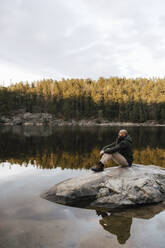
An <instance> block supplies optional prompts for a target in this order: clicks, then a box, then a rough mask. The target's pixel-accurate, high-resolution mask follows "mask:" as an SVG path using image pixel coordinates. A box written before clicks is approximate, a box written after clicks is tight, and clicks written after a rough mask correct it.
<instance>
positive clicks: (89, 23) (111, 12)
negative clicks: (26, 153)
mask: <svg viewBox="0 0 165 248" xmlns="http://www.w3.org/2000/svg"><path fill="white" fill-rule="evenodd" d="M164 7H165V3H164V2H163V0H158V1H154V0H144V1H143V3H141V4H139V1H137V0H134V1H132V0H127V1H122V0H116V1H115V2H114V1H112V0H110V1H107V0H103V1H101V2H100V1H99V0H95V1H94V0H90V1H87V0H70V1H65V0H48V1H44V0H35V1H32V0H29V1H25V0H13V1H12V2H11V1H9V0H6V1H3V2H2V3H1V9H0V29H1V42H0V58H1V65H0V72H1V73H0V74H1V77H0V81H2V80H5V79H6V80H7V79H8V81H9V78H13V73H12V70H11V67H13V68H15V67H16V68H17V70H16V74H17V76H15V78H13V80H18V79H20V80H26V79H29V78H30V80H31V78H33V77H34V79H36V78H37V77H38V78H39V79H40V78H42V77H46V78H47V77H51V78H57V79H59V78H60V77H79V78H80V77H85V78H87V77H91V78H93V79H97V78H98V77H100V76H105V77H109V76H127V77H139V76H142V77H143V76H147V77H152V76H164V69H163V64H164V55H165V45H164V44H165V43H164V42H165V35H164V22H165V17H164V13H163V10H164ZM2 65H3V67H4V66H5V67H6V71H7V73H6V74H7V75H8V76H5V75H6V74H3V67H2ZM7 65H10V66H7ZM7 68H8V69H7ZM22 71H26V72H27V73H23V74H22ZM28 73H29V75H31V76H30V77H28V76H27V74H28ZM20 80H19V81H20Z"/></svg>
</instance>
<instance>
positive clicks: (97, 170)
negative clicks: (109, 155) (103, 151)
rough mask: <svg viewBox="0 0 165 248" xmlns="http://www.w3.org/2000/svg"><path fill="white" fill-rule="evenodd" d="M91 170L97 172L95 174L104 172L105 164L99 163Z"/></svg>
mask: <svg viewBox="0 0 165 248" xmlns="http://www.w3.org/2000/svg"><path fill="white" fill-rule="evenodd" d="M91 170H93V171H95V172H100V171H103V170H104V165H103V163H101V162H99V163H98V164H97V165H95V166H93V167H92V168H91Z"/></svg>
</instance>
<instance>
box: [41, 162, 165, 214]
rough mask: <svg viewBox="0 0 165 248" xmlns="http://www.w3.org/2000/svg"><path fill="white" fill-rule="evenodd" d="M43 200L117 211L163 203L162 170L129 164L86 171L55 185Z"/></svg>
mask: <svg viewBox="0 0 165 248" xmlns="http://www.w3.org/2000/svg"><path fill="white" fill-rule="evenodd" d="M42 197H43V198H45V199H47V200H50V201H54V202H57V203H61V204H66V205H71V206H79V207H81V206H86V207H90V208H96V207H104V208H108V209H111V210H112V209H120V208H125V207H133V206H137V205H144V204H151V203H158V202H161V201H163V200H165V169H163V168H160V167H158V166H154V165H149V166H144V165H133V166H132V167H125V168H123V167H120V166H118V167H112V168H107V169H105V170H104V171H103V172H99V173H95V172H92V171H89V173H87V174H86V175H82V176H78V177H75V178H71V179H68V180H65V181H63V182H61V183H58V184H57V185H55V186H54V187H52V188H51V189H50V190H48V191H47V192H45V193H44V194H43V195H42Z"/></svg>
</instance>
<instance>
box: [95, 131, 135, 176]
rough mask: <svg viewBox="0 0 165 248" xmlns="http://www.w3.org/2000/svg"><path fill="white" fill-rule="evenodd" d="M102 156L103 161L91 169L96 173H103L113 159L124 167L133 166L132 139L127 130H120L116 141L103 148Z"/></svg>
mask: <svg viewBox="0 0 165 248" xmlns="http://www.w3.org/2000/svg"><path fill="white" fill-rule="evenodd" d="M100 156H101V160H100V161H99V162H98V164H97V165H96V166H94V167H92V168H91V169H92V170H93V171H95V172H99V171H103V170H104V165H105V164H106V163H107V162H108V161H110V160H111V159H112V160H114V161H115V162H116V163H117V164H119V165H121V166H122V167H127V166H131V165H132V162H133V152H132V139H131V137H130V136H129V135H128V132H127V130H125V129H122V130H120V131H119V133H118V138H117V139H116V141H115V142H113V143H112V144H110V145H107V146H105V147H103V148H102V150H101V152H100Z"/></svg>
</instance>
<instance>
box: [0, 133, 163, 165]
mask: <svg viewBox="0 0 165 248" xmlns="http://www.w3.org/2000/svg"><path fill="white" fill-rule="evenodd" d="M118 129H119V128H111V129H106V128H105V129H96V128H95V129H92V128H88V129H81V130H78V129H57V130H56V131H53V130H47V129H46V130H42V132H39V130H38V129H37V132H36V133H35V132H34V129H33V130H32V134H31V133H30V131H29V130H28V132H25V134H24V130H23V129H20V130H19V129H17V130H16V131H17V132H15V131H14V130H10V129H9V130H7V131H6V132H2V131H1V132H0V162H4V161H9V162H10V163H11V164H13V163H14V164H15V163H18V164H24V165H28V163H29V162H30V163H31V164H33V165H34V166H37V167H39V168H56V167H57V166H60V167H61V168H63V169H64V168H75V169H76V168H90V166H91V165H93V164H94V163H95V162H96V161H97V160H98V159H99V150H100V148H101V147H102V146H103V145H106V144H108V143H111V142H112V141H113V140H114V138H115V137H116V133H117V131H118ZM128 129H129V132H130V133H131V135H132V136H133V139H134V158H135V160H134V163H141V164H146V165H147V164H155V165H159V166H162V167H164V166H165V149H164V143H162V138H164V139H165V132H163V129H153V128H152V130H150V132H149V130H148V129H145V128H144V129H139V128H135V129H132V128H128ZM27 134H28V135H27ZM146 134H147V135H148V136H149V140H148V142H149V141H151V140H150V137H152V142H149V143H147V144H146V141H147V136H146ZM44 135H45V136H44ZM159 138H160V139H159ZM139 139H140V140H139ZM140 144H141V146H140ZM111 165H115V164H112V163H111ZM107 166H109V165H107Z"/></svg>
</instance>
